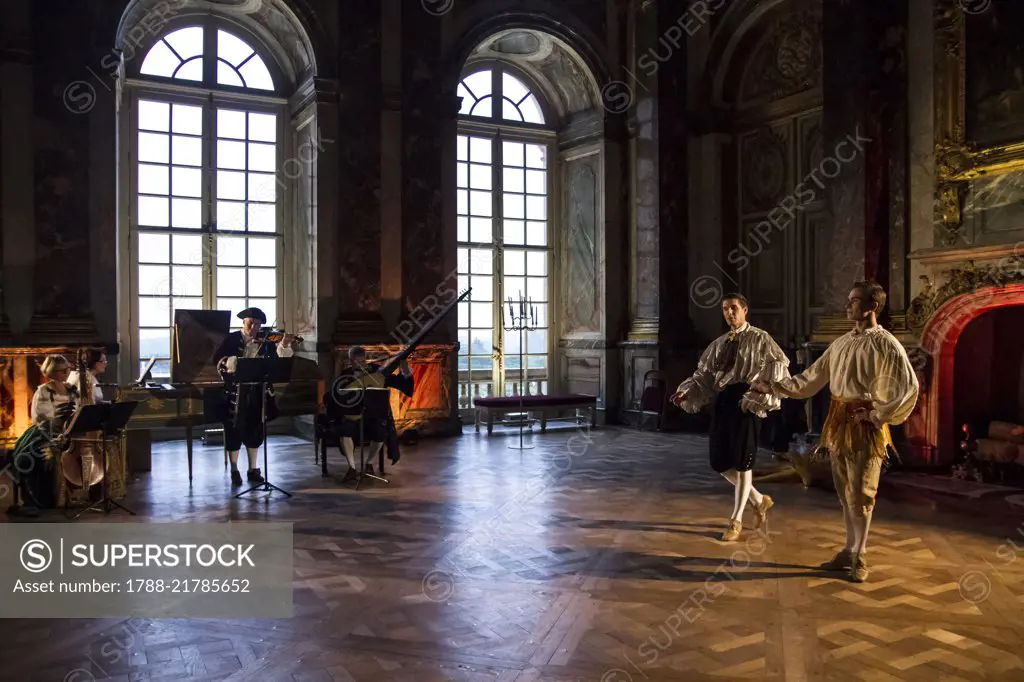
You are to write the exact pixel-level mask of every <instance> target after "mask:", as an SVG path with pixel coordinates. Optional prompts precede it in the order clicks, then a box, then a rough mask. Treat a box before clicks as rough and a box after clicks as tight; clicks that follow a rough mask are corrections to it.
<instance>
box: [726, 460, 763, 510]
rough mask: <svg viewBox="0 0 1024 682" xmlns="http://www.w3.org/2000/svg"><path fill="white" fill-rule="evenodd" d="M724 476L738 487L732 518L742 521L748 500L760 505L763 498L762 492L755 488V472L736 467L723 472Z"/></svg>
mask: <svg viewBox="0 0 1024 682" xmlns="http://www.w3.org/2000/svg"><path fill="white" fill-rule="evenodd" d="M722 476H724V477H725V480H727V481H729V483H732V484H733V486H735V488H736V496H735V501H734V503H733V508H732V516H731V517H730V518H731V519H732V520H733V521H742V520H743V509H744V508H745V507H746V506H747V500H748V499H750V500H751V501H753V503H754V504H756V505H760V504H761V500H762V499H763V498H762V497H761V493H759V492H757V489H756V488H754V472H753V471H751V470H747V471H736V470H735V469H729V470H728V471H725V472H723V473H722Z"/></svg>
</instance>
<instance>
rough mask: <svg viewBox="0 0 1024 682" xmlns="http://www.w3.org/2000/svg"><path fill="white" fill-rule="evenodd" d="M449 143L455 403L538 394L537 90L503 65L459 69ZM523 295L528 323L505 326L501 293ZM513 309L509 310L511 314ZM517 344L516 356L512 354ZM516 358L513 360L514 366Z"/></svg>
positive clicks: (544, 232)
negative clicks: (462, 298)
mask: <svg viewBox="0 0 1024 682" xmlns="http://www.w3.org/2000/svg"><path fill="white" fill-rule="evenodd" d="M458 96H459V97H460V98H461V99H462V103H461V110H460V112H459V136H458V142H457V161H458V164H457V167H458V250H459V251H458V263H459V265H458V267H459V288H460V289H463V288H465V287H467V286H469V287H472V288H473V292H472V294H471V295H470V300H469V302H467V303H461V304H460V307H459V341H460V349H459V396H460V401H459V404H460V407H462V408H464V409H465V408H469V407H471V406H472V400H473V399H474V398H476V397H477V396H487V395H518V393H519V390H520V380H521V378H523V375H522V366H523V365H525V367H526V375H525V382H524V388H523V390H524V391H525V392H526V393H527V394H528V395H534V394H538V393H546V392H547V387H548V377H549V374H548V372H549V366H550V341H551V339H550V337H549V334H548V316H549V305H548V304H549V301H550V292H551V287H550V286H549V281H548V273H549V270H550V267H551V229H550V207H549V205H548V198H549V195H550V193H551V192H550V187H551V175H550V171H551V170H552V169H551V168H550V159H551V158H552V154H551V146H552V143H553V140H554V134H553V132H552V131H551V130H550V129H548V128H547V127H546V125H545V123H546V119H545V115H544V110H543V108H542V106H541V102H540V101H539V100H538V98H537V95H536V94H535V93H534V92H533V91H532V90H531V88H530V87H528V86H527V85H526V84H525V83H524V79H523V78H521V77H520V76H519V75H517V74H516V73H514V72H512V71H511V70H510V69H509V68H508V67H507V65H504V64H500V63H499V64H495V65H488V66H486V67H484V68H480V67H479V66H475V67H469V69H468V70H467V72H466V74H465V76H464V77H463V79H462V81H461V82H460V84H459V87H458ZM520 297H523V298H527V299H529V300H530V301H531V302H532V304H533V306H534V307H535V308H536V311H537V319H536V327H537V328H536V330H534V331H528V332H526V334H525V348H521V345H520V333H519V332H505V331H504V329H503V327H504V326H508V325H510V323H511V321H510V319H509V299H510V298H511V299H512V301H513V308H515V302H516V301H518V300H519V298H520ZM516 314H518V311H516ZM521 351H522V356H523V357H522V360H521V358H520V352H521ZM521 363H522V364H521Z"/></svg>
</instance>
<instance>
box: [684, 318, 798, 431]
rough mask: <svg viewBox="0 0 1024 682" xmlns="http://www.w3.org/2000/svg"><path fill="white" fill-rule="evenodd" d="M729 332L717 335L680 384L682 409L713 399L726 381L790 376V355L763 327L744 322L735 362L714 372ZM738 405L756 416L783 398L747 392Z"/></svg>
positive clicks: (689, 409) (696, 407) (775, 406)
mask: <svg viewBox="0 0 1024 682" xmlns="http://www.w3.org/2000/svg"><path fill="white" fill-rule="evenodd" d="M732 334H733V332H728V333H726V334H723V335H722V336H720V337H718V338H717V339H715V340H714V342H712V344H711V345H710V346H708V347H707V349H706V350H705V351H704V354H703V355H701V357H700V361H699V362H698V363H697V370H696V371H695V372H694V373H693V376H691V377H690V378H689V379H686V380H684V381H683V382H682V383H681V384H679V388H677V389H676V391H677V392H679V391H685V392H686V394H687V395H686V400H684V401H682V402H681V403H680V404H679V407H681V408H682V409H683V410H685V411H687V412H690V413H695V412H698V411H700V409H701V407H703V406H704V405H706V404H708V403H709V402H711V401H712V400H714V398H715V395H716V394H717V393H718V392H719V391H721V390H722V389H723V388H725V387H726V386H728V385H729V384H750V383H753V381H754V380H755V379H764V380H766V381H778V380H780V379H783V378H788V377H789V358H787V357H786V354H785V353H783V352H782V349H781V348H779V345H778V344H777V343H775V339H773V338H772V336H771V334H769V333H768V332H766V331H765V330H763V329H759V328H757V327H754V326H751V325H750V324H748V323H744V324H743V326H741V327H740V328H739V329H737V330H736V332H735V335H736V339H737V340H738V341H739V347H738V349H737V351H736V364H735V365H733V367H732V370H731V371H728V372H725V371H721V372H720V371H717V370H716V368H717V367H719V366H720V364H719V363H720V361H721V359H722V356H723V351H724V350H725V345H726V343H727V342H728V341H729V338H730V335H732ZM740 407H741V408H742V409H743V410H745V411H747V412H752V413H753V414H756V415H757V416H759V417H762V418H763V417H765V416H767V414H768V412H772V411H774V410H778V409H779V408H781V407H782V400H781V399H780V398H779V397H778V396H775V395H769V394H765V393H757V392H756V391H747V392H746V393H744V394H743V398H742V399H741V400H740Z"/></svg>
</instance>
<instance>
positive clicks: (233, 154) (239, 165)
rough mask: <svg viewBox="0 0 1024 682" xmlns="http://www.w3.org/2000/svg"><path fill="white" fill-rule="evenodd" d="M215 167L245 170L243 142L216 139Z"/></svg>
mask: <svg viewBox="0 0 1024 682" xmlns="http://www.w3.org/2000/svg"><path fill="white" fill-rule="evenodd" d="M217 168H232V169H237V170H245V143H244V142H233V141H230V140H217Z"/></svg>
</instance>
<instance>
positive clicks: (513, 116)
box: [501, 98, 523, 123]
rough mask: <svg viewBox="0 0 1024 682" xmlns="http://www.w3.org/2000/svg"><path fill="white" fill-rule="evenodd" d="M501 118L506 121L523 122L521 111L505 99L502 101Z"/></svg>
mask: <svg viewBox="0 0 1024 682" xmlns="http://www.w3.org/2000/svg"><path fill="white" fill-rule="evenodd" d="M501 117H502V118H503V119H505V120H506V121H515V122H516V123H522V122H523V115H522V114H520V113H519V109H518V108H517V107H516V105H515V104H513V103H512V102H510V101H508V100H507V99H505V98H502V100H501Z"/></svg>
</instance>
